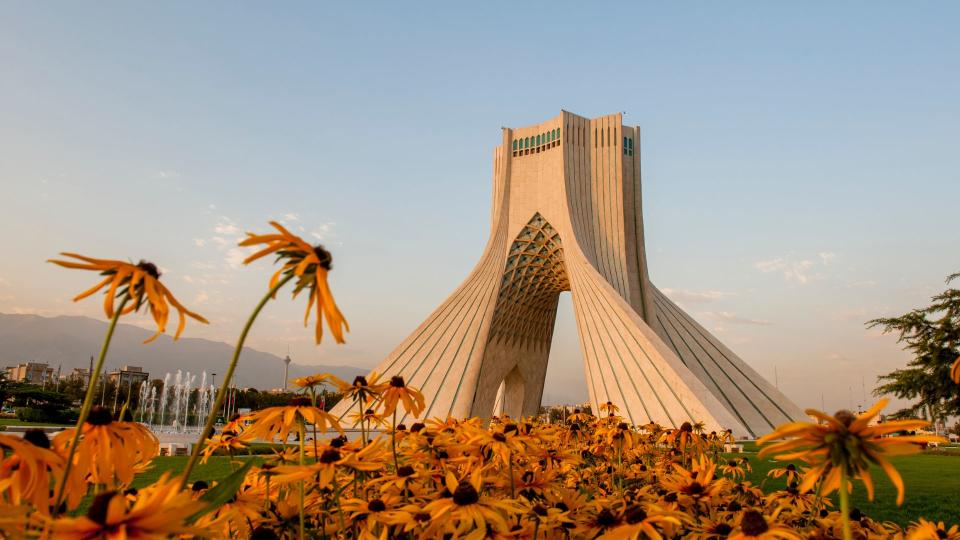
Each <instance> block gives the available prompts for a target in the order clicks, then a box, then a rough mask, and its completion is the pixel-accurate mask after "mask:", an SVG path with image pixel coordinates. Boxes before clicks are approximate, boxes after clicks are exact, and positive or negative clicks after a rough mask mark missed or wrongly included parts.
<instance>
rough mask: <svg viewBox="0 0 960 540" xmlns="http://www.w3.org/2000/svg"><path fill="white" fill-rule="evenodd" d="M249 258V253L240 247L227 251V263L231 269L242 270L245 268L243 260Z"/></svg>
mask: <svg viewBox="0 0 960 540" xmlns="http://www.w3.org/2000/svg"><path fill="white" fill-rule="evenodd" d="M246 258H247V253H246V252H244V251H243V250H241V249H240V248H238V247H232V248H230V249H229V250H227V256H226V262H227V266H229V267H230V268H240V267H241V266H243V260H244V259H246Z"/></svg>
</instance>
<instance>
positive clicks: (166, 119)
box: [0, 1, 960, 411]
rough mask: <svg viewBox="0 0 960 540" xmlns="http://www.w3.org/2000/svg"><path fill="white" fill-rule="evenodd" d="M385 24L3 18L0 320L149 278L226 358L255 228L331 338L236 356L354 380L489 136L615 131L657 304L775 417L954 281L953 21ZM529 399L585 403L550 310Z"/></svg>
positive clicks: (249, 293) (417, 298) (439, 290)
mask: <svg viewBox="0 0 960 540" xmlns="http://www.w3.org/2000/svg"><path fill="white" fill-rule="evenodd" d="M354 4H356V5H354ZM399 4H400V3H380V2H365V3H362V5H360V4H357V3H341V4H339V5H327V4H321V3H295V2H286V3H279V4H278V3H267V4H256V3H248V4H238V3H232V2H209V3H203V4H197V3H192V2H165V3H130V2H100V3H96V4H89V3H76V2H62V3H61V2H43V3H40V2H12V1H11V2H2V3H0V65H2V66H3V69H2V72H0V187H2V191H0V230H2V231H3V232H4V243H3V255H2V257H0V312H3V313H33V314H40V315H46V316H52V315H59V314H78V315H87V316H92V317H97V318H101V319H102V318H103V314H102V312H101V311H100V303H99V302H98V301H96V300H90V301H86V302H81V303H76V304H75V303H72V302H71V300H70V299H71V298H72V297H73V295H75V294H76V293H77V292H79V291H81V290H84V289H86V288H87V287H89V286H90V285H92V284H93V278H94V276H92V275H89V276H88V275H83V274H82V273H77V272H67V271H65V270H63V269H60V268H58V267H55V266H53V265H50V264H45V263H44V261H45V260H46V259H48V258H50V257H53V256H55V255H56V254H57V253H58V252H60V251H75V252H80V253H83V254H87V255H90V256H94V257H103V258H116V259H129V260H131V261H138V260H140V259H146V260H150V261H153V262H155V263H157V264H158V265H159V266H160V267H161V269H162V270H163V274H164V275H163V280H164V282H165V283H167V285H168V286H169V287H170V288H171V289H172V290H173V291H174V293H175V294H176V295H177V296H178V297H179V298H181V299H182V300H183V301H184V302H185V303H186V304H187V305H188V306H189V307H191V308H193V309H195V310H196V311H199V312H201V313H202V314H204V315H205V316H207V318H209V319H210V320H211V322H212V324H211V325H210V326H202V325H198V324H190V325H188V327H187V331H186V334H188V335H190V336H194V337H205V338H210V339H215V340H222V341H226V342H233V341H234V340H235V337H236V335H237V333H238V332H239V330H240V327H241V326H242V324H243V322H244V320H245V318H246V316H247V313H248V312H249V310H251V309H252V307H253V305H254V304H255V303H256V302H257V300H258V299H259V297H260V296H261V295H262V294H263V293H264V291H265V290H266V286H267V280H268V278H269V276H270V273H271V269H270V264H269V262H268V261H262V262H258V263H256V264H254V265H251V266H248V267H244V266H243V265H242V264H241V260H242V259H243V257H244V253H245V252H244V250H242V249H241V248H238V247H237V246H236V241H237V239H238V238H240V237H241V235H242V234H243V232H244V231H248V230H249V231H265V230H266V229H267V221H268V220H271V219H276V220H280V221H282V222H284V223H285V224H287V225H288V226H290V227H292V228H293V229H294V230H295V231H296V232H298V233H299V234H302V235H303V236H304V237H305V238H307V239H309V240H310V241H317V242H322V243H323V244H324V245H326V246H327V247H328V248H329V249H330V250H331V251H332V252H333V253H334V271H333V272H332V273H331V286H332V288H333V290H334V291H335V295H336V298H337V301H338V303H339V304H340V306H341V308H342V310H343V311H344V313H345V314H346V316H347V318H348V319H349V321H350V324H351V329H352V332H351V333H350V335H349V342H348V344H347V345H345V346H335V345H334V344H333V343H332V341H325V342H324V343H323V344H322V345H320V346H319V347H318V346H315V345H314V344H313V341H312V331H311V330H310V329H304V328H303V326H302V319H301V317H302V309H303V308H304V306H303V302H302V301H301V300H297V301H293V302H291V301H290V300H289V298H288V297H281V298H280V299H279V300H278V301H276V302H272V303H271V304H270V305H269V307H268V308H267V309H266V310H265V313H264V315H263V316H262V317H261V318H260V320H258V322H257V325H256V326H255V327H254V330H253V332H252V335H251V338H250V340H249V343H250V345H252V346H253V347H254V348H257V349H261V350H265V351H269V352H273V353H276V354H279V355H284V354H286V353H287V352H288V351H289V352H290V355H291V356H292V357H293V358H294V360H295V361H296V362H299V363H305V364H338V365H355V366H359V367H366V368H372V367H374V366H375V365H376V364H377V363H378V362H379V361H380V360H382V359H383V358H384V357H385V356H386V355H387V354H388V353H389V351H390V350H391V349H393V347H395V346H396V345H397V344H398V343H399V342H400V341H401V340H402V339H403V338H404V337H406V335H407V334H408V333H409V332H411V331H412V330H413V329H414V328H416V326H417V325H419V323H420V322H421V321H422V320H423V319H424V318H425V317H426V316H427V315H428V314H429V313H430V312H431V311H432V310H433V309H434V307H436V306H437V305H438V304H439V303H440V302H441V301H442V300H443V299H444V298H446V296H447V295H448V294H449V293H450V292H451V291H453V289H454V288H455V287H456V286H457V285H458V284H459V283H460V282H461V280H463V279H464V278H465V277H466V276H467V274H468V272H469V271H470V269H471V268H472V267H473V265H474V263H475V262H476V261H477V259H478V258H479V256H480V253H481V251H482V249H483V246H484V244H485V242H486V238H487V234H488V231H489V211H490V197H491V178H492V163H491V154H492V149H493V147H494V145H496V144H498V143H499V141H500V127H501V126H512V127H522V126H525V125H529V124H534V123H538V122H541V121H544V120H546V119H549V118H552V117H554V116H556V115H557V114H558V113H559V111H560V110H561V109H565V110H569V111H572V112H575V113H577V114H580V115H582V116H588V117H591V116H600V115H603V114H609V113H613V112H617V111H623V112H625V117H624V122H625V123H627V124H630V125H639V126H641V129H642V131H643V138H642V147H641V160H642V167H643V182H644V184H643V190H644V191H643V197H644V205H645V207H644V216H645V224H646V242H647V253H648V260H649V264H650V271H651V278H652V280H653V282H654V283H655V284H656V285H657V286H658V287H660V288H661V289H663V290H664V291H665V292H667V293H668V294H669V295H670V296H671V297H672V298H673V299H674V300H676V301H677V302H679V303H680V304H681V305H682V306H683V307H684V308H685V309H687V310H688V311H689V312H690V313H691V314H692V315H693V316H694V317H695V318H697V319H698V320H699V321H701V322H702V323H703V324H704V325H705V326H707V328H709V329H710V330H711V331H713V332H714V333H715V334H716V335H717V336H719V337H720V338H721V339H722V340H723V341H724V342H725V343H726V344H727V345H728V346H730V347H731V348H732V349H734V350H735V351H736V352H737V353H738V354H739V355H740V356H741V357H743V358H744V359H745V360H746V361H747V362H748V363H750V364H751V365H752V366H754V367H755V368H756V369H757V370H758V371H759V372H760V373H761V374H763V375H764V376H766V377H768V378H769V379H771V380H774V381H775V383H776V384H777V385H778V386H779V387H780V389H781V390H783V391H784V392H785V393H786V394H787V396H789V397H790V398H792V399H793V400H794V401H795V402H796V403H797V404H799V405H800V406H801V407H816V408H820V407H824V408H825V409H827V410H830V411H832V410H835V409H838V408H856V407H858V406H861V405H864V404H869V403H872V400H873V398H872V397H871V396H870V395H869V394H870V390H871V388H872V387H873V386H874V385H875V379H876V376H877V375H878V374H881V373H886V372H889V371H891V370H892V369H895V368H897V367H900V366H902V365H903V364H904V363H905V362H906V361H907V360H908V359H909V357H908V355H907V354H906V353H904V352H903V351H901V349H900V347H899V345H897V343H896V340H895V339H894V338H892V337H890V336H884V335H882V334H881V333H880V332H879V331H878V330H876V329H874V330H870V329H867V328H866V327H865V326H864V322H865V321H867V320H869V319H872V318H875V317H881V316H889V315H896V314H900V313H902V312H905V311H907V310H909V309H911V308H913V307H917V306H921V305H925V302H927V300H928V299H929V297H930V296H932V295H933V294H935V293H937V292H939V291H941V290H943V288H944V283H943V280H944V278H945V277H946V276H947V275H948V274H951V273H953V272H957V271H960V249H957V248H958V245H960V226H958V220H957V216H958V212H957V201H958V200H960V167H958V166H957V156H958V153H957V152H958V148H960V99H958V97H957V96H960V33H958V32H957V31H956V29H957V21H958V16H960V5H958V4H956V3H948V2H943V3H936V2H925V3H922V4H909V5H908V4H900V3H892V2H845V3H842V4H837V3H831V2H804V3H796V4H787V3H770V2H755V3H751V2H741V3H690V4H683V5H680V3H669V4H663V3H661V4H652V3H651V4H648V3H630V2H616V3H604V2H590V3H565V2H550V3H537V2H509V3H508V2H477V3H472V4H469V5H461V6H453V5H450V3H446V2H437V3H428V2H423V3H417V4H416V5H399ZM131 322H134V323H137V324H141V325H146V324H147V321H145V320H143V319H131ZM0 346H2V345H0ZM91 352H92V351H82V352H78V355H80V356H82V357H84V358H86V357H87V356H88V355H89V354H91ZM173 367H175V368H176V367H186V368H188V367H189V366H173ZM547 378H548V380H547V388H546V390H545V394H544V399H545V401H546V402H547V403H574V402H578V401H583V400H585V399H586V397H587V393H586V386H585V384H584V375H583V367H582V361H581V359H580V349H579V345H578V338H577V332H576V326H575V323H574V321H573V317H572V308H571V303H570V299H569V295H568V294H564V295H563V297H562V298H561V303H560V314H559V317H558V322H557V327H556V333H555V339H554V343H553V350H552V353H551V360H550V367H549V372H548V376H547Z"/></svg>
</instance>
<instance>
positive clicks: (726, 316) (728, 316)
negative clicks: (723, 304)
mask: <svg viewBox="0 0 960 540" xmlns="http://www.w3.org/2000/svg"><path fill="white" fill-rule="evenodd" d="M700 315H702V316H704V317H706V318H708V319H712V320H714V321H717V322H721V323H729V324H745V325H753V326H770V325H772V324H773V323H772V322H770V321H764V320H760V319H750V318H748V317H742V316H740V315H737V314H736V313H733V312H732V311H704V312H702V313H700Z"/></svg>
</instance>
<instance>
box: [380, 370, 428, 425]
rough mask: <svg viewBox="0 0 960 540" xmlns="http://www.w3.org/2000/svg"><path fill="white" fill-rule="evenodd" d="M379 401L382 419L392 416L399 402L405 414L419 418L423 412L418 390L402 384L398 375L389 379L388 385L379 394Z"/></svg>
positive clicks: (422, 403) (421, 398) (421, 397)
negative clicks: (381, 402) (381, 406)
mask: <svg viewBox="0 0 960 540" xmlns="http://www.w3.org/2000/svg"><path fill="white" fill-rule="evenodd" d="M380 399H381V400H383V412H382V413H381V414H382V415H383V416H384V417H386V416H389V415H391V414H393V412H394V411H395V410H397V403H398V402H401V401H402V402H403V410H404V412H405V413H408V414H412V415H413V416H414V417H416V418H419V417H420V413H421V412H423V408H424V402H423V394H421V393H420V391H419V390H416V389H414V388H411V387H409V386H407V385H406V383H404V382H403V377H401V376H399V375H394V376H393V377H391V378H390V383H389V384H387V385H386V387H385V388H384V390H383V392H382V393H381V394H380Z"/></svg>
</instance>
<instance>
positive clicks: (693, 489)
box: [687, 482, 703, 495]
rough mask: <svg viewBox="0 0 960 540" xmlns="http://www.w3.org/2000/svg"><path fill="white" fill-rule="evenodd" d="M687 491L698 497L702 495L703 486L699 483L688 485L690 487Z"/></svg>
mask: <svg viewBox="0 0 960 540" xmlns="http://www.w3.org/2000/svg"><path fill="white" fill-rule="evenodd" d="M687 491H689V492H690V493H693V494H694V495H699V494H700V493H703V485H702V484H700V482H694V483H692V484H690V487H688V488H687Z"/></svg>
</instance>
